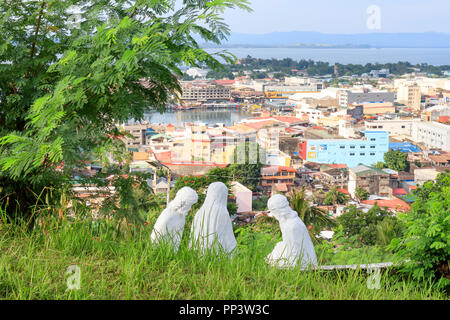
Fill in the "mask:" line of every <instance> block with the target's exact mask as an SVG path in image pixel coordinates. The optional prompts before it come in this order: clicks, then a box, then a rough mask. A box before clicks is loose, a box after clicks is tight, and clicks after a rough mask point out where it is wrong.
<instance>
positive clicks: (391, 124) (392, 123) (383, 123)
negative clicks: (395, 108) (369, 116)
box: [364, 119, 421, 136]
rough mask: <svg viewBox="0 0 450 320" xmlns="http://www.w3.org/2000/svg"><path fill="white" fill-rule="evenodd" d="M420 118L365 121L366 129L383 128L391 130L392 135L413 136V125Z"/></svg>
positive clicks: (383, 129)
mask: <svg viewBox="0 0 450 320" xmlns="http://www.w3.org/2000/svg"><path fill="white" fill-rule="evenodd" d="M420 121H421V120H420V119H414V120H376V121H365V122H364V125H365V127H366V130H369V131H370V130H382V131H387V132H389V135H391V136H411V135H412V127H413V124H414V123H416V122H420Z"/></svg>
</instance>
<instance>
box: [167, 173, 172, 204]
mask: <svg viewBox="0 0 450 320" xmlns="http://www.w3.org/2000/svg"><path fill="white" fill-rule="evenodd" d="M166 168H167V167H166ZM170 174H171V172H170V169H169V168H167V205H169V201H170V178H171V177H170Z"/></svg>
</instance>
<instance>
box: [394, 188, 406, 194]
mask: <svg viewBox="0 0 450 320" xmlns="http://www.w3.org/2000/svg"><path fill="white" fill-rule="evenodd" d="M392 194H393V195H406V194H408V192H406V190H405V189H403V188H397V189H392Z"/></svg>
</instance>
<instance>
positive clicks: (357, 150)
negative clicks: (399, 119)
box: [299, 131, 389, 168]
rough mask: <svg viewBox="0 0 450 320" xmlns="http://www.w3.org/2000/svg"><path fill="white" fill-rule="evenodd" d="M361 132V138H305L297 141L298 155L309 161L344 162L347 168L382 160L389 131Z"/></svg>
mask: <svg viewBox="0 0 450 320" xmlns="http://www.w3.org/2000/svg"><path fill="white" fill-rule="evenodd" d="M363 133H364V138H362V139H305V140H303V141H302V142H300V143H299V154H300V157H301V158H302V159H303V160H304V161H310V162H317V163H327V164H333V163H334V164H346V165H347V166H348V167H349V168H352V167H357V166H358V165H360V164H363V165H368V166H370V165H373V164H375V163H377V162H382V161H384V154H385V153H386V152H388V151H389V133H388V132H387V131H364V132H363Z"/></svg>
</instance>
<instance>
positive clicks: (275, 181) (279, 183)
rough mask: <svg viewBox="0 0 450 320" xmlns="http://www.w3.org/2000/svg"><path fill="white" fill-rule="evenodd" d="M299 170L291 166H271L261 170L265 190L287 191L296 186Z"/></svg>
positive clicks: (270, 191)
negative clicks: (296, 176) (296, 175)
mask: <svg viewBox="0 0 450 320" xmlns="http://www.w3.org/2000/svg"><path fill="white" fill-rule="evenodd" d="M296 172H297V170H296V169H294V168H291V167H284V166H270V167H266V168H263V169H262V170H261V175H262V179H261V186H262V188H263V190H264V192H265V193H266V194H267V193H272V191H277V192H281V193H286V192H289V191H291V190H292V189H293V188H294V186H295V174H296Z"/></svg>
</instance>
